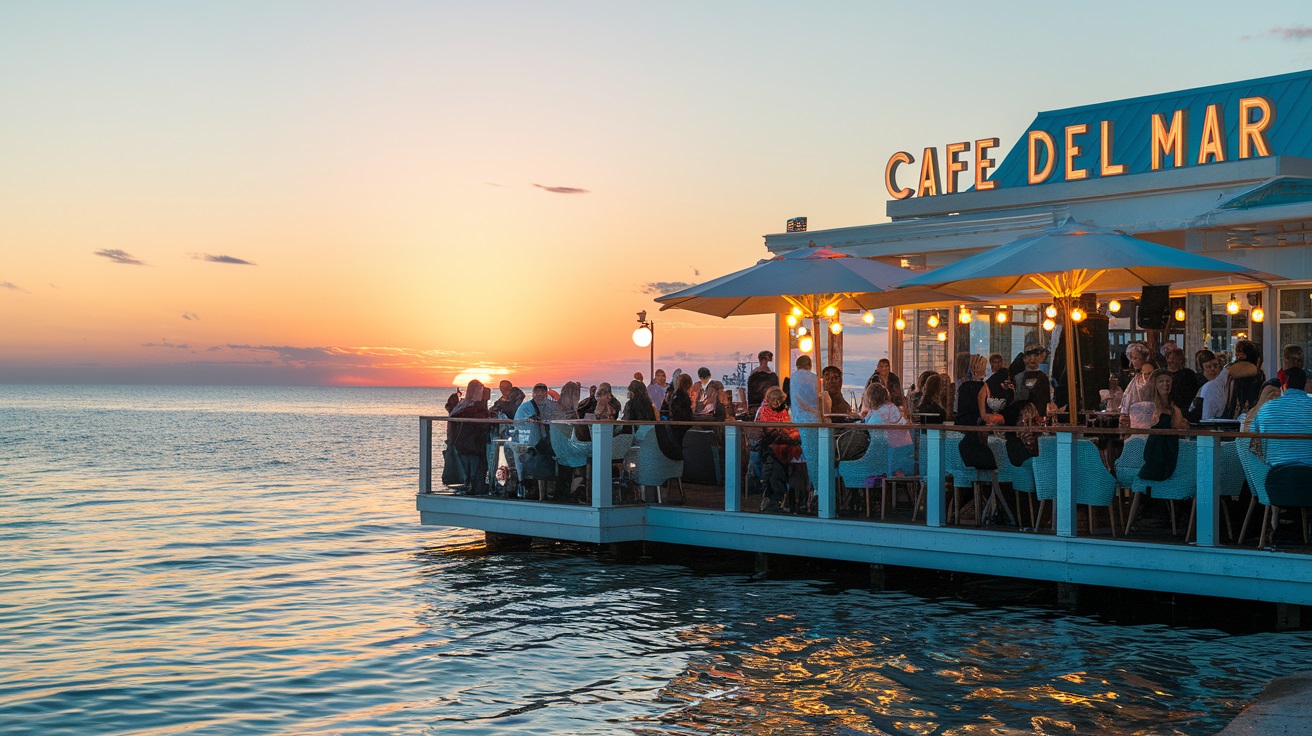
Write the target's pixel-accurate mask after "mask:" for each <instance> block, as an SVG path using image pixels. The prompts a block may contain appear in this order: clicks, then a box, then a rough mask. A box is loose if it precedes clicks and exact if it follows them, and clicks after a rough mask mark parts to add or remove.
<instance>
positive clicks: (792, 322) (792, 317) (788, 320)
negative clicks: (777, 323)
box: [784, 314, 797, 327]
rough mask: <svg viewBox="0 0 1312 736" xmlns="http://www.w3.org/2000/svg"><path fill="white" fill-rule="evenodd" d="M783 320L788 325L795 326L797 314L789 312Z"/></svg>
mask: <svg viewBox="0 0 1312 736" xmlns="http://www.w3.org/2000/svg"><path fill="white" fill-rule="evenodd" d="M784 322H786V323H787V324H788V326H789V327H796V326H797V316H796V315H792V314H790V315H788V316H787V317H784Z"/></svg>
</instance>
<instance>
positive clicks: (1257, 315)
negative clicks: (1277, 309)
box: [1253, 307, 1266, 322]
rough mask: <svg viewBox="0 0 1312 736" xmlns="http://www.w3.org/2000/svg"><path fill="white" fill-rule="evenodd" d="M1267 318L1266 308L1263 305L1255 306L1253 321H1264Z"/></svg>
mask: <svg viewBox="0 0 1312 736" xmlns="http://www.w3.org/2000/svg"><path fill="white" fill-rule="evenodd" d="M1265 319H1266V310H1265V309H1262V308H1261V307H1253V321H1254V322H1262V321H1263V320H1265Z"/></svg>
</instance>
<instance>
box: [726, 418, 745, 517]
mask: <svg viewBox="0 0 1312 736" xmlns="http://www.w3.org/2000/svg"><path fill="white" fill-rule="evenodd" d="M739 441H740V440H739V432H738V428H737V427H735V426H734V425H732V424H730V425H728V426H726V427H725V428H724V510H725V511H742V510H743V504H742V479H743V473H742V464H743V458H742V448H740V447H739V446H738V443H739Z"/></svg>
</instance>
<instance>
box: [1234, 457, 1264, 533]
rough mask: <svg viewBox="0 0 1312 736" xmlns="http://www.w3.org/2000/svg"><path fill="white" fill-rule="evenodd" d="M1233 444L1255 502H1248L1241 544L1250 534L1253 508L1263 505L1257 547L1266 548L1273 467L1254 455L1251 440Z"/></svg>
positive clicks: (1240, 528) (1241, 526)
mask: <svg viewBox="0 0 1312 736" xmlns="http://www.w3.org/2000/svg"><path fill="white" fill-rule="evenodd" d="M1232 444H1234V446H1235V452H1236V454H1238V455H1239V465H1240V466H1241V467H1243V469H1244V478H1246V479H1247V480H1248V488H1249V489H1250V490H1251V491H1252V492H1253V500H1251V501H1249V502H1248V511H1247V513H1245V514H1244V523H1243V524H1241V525H1240V527H1239V544H1243V543H1244V537H1245V536H1246V535H1247V534H1248V521H1249V519H1251V518H1252V516H1253V508H1254V507H1255V506H1257V504H1262V506H1264V507H1265V509H1264V510H1263V512H1262V528H1261V530H1260V531H1259V532H1258V535H1257V546H1259V547H1264V546H1266V532H1267V528H1268V526H1270V521H1271V497H1270V496H1268V495H1267V493H1266V476H1267V474H1269V473H1270V472H1271V466H1270V465H1267V464H1266V463H1265V462H1264V461H1263V460H1262V458H1260V457H1258V456H1257V455H1254V454H1253V450H1252V449H1251V448H1250V447H1249V440H1244V439H1238V440H1235V441H1234V442H1233V443H1232Z"/></svg>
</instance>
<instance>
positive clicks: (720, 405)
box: [692, 381, 725, 422]
mask: <svg viewBox="0 0 1312 736" xmlns="http://www.w3.org/2000/svg"><path fill="white" fill-rule="evenodd" d="M701 396H702V399H703V401H702V403H701V406H699V407H698V409H697V411H696V412H695V413H694V414H693V417H692V418H693V419H694V420H697V421H702V422H723V421H724V417H725V411H724V384H722V383H720V382H719V381H711V382H709V383H707V384H706V388H704V389H703V390H702V394H701Z"/></svg>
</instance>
